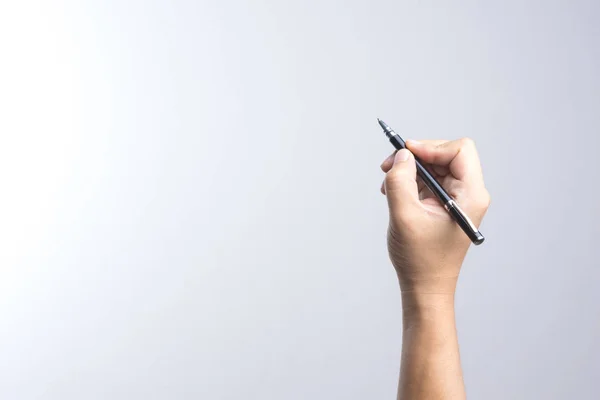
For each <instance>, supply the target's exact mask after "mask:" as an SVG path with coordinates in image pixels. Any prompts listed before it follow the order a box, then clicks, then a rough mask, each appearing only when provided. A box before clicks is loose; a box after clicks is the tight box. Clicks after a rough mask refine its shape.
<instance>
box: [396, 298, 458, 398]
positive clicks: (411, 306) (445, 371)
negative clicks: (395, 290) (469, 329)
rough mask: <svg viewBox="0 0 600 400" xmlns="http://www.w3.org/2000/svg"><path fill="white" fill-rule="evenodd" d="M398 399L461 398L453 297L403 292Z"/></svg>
mask: <svg viewBox="0 0 600 400" xmlns="http://www.w3.org/2000/svg"><path fill="white" fill-rule="evenodd" d="M402 307H403V316H402V323H403V333H402V335H403V336H402V359H401V370H400V384H399V387H398V399H464V398H465V390H464V385H463V378H462V370H461V367H460V357H459V352H458V339H457V336H456V327H455V323H454V297H453V296H451V295H429V296H427V297H425V298H423V297H421V298H415V296H413V295H410V294H403V296H402Z"/></svg>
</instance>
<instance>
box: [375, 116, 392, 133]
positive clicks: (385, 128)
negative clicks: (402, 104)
mask: <svg viewBox="0 0 600 400" xmlns="http://www.w3.org/2000/svg"><path fill="white" fill-rule="evenodd" d="M377 122H379V126H381V129H383V130H384V131H386V132H390V131H391V130H392V128H390V127H389V126H388V124H386V123H385V122H383V121H382V120H380V119H379V118H377Z"/></svg>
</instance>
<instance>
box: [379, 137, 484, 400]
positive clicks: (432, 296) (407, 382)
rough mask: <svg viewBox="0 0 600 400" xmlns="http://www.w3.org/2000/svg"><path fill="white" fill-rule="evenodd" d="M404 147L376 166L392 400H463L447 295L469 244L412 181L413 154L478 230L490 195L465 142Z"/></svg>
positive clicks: (437, 204) (452, 289) (422, 187)
mask: <svg viewBox="0 0 600 400" xmlns="http://www.w3.org/2000/svg"><path fill="white" fill-rule="evenodd" d="M407 147H408V149H409V150H410V151H409V150H405V149H403V150H400V151H398V152H396V153H394V154H392V155H391V156H390V157H388V158H387V159H386V160H385V161H384V162H383V163H382V164H381V169H382V170H383V171H384V172H385V173H386V176H385V180H384V182H383V184H382V186H381V191H382V193H383V194H384V195H385V196H386V197H387V200H388V207H389V215H390V217H389V228H388V251H389V255H390V260H391V261H392V264H393V265H394V268H395V270H396V273H397V275H398V280H399V283H400V290H401V293H402V319H403V336H402V357H401V368H400V382H399V385H398V399H401V400H405V399H419V400H426V399H436V400H437V399H465V398H466V395H465V387H464V383H463V376H462V369H461V366H460V355H459V348H458V339H457V333H456V324H455V316H454V294H455V290H456V283H457V281H458V276H459V273H460V269H461V266H462V263H463V260H464V258H465V255H466V253H467V251H468V249H469V247H470V245H471V242H470V240H469V238H468V237H467V236H466V235H465V233H464V232H463V231H462V230H461V229H460V227H459V226H458V225H457V224H456V223H455V222H454V221H453V220H452V219H451V217H450V216H449V215H448V213H447V212H446V210H445V209H444V207H443V205H442V204H441V203H440V202H439V201H438V200H437V198H435V196H434V195H433V194H432V193H431V192H430V191H429V189H428V188H427V187H426V186H425V185H424V184H423V182H420V179H418V178H417V175H416V166H415V161H414V160H415V159H414V156H417V157H418V158H419V159H420V160H421V161H422V162H423V163H425V165H426V166H427V167H428V169H429V170H430V171H431V172H432V173H433V174H434V176H435V177H436V179H437V180H438V182H440V183H441V184H442V186H443V187H444V189H445V190H446V191H447V192H448V194H450V195H451V196H452V197H453V198H454V199H455V200H456V202H457V203H458V204H459V205H460V206H461V208H462V209H463V210H464V211H465V212H466V213H467V215H468V216H469V217H470V218H471V219H472V221H473V222H474V223H475V225H477V226H479V224H480V223H481V220H482V219H483V217H484V215H485V213H486V211H487V209H488V206H489V204H490V195H489V193H488V191H487V190H486V188H485V185H484V182H483V175H482V171H481V165H480V162H479V156H478V154H477V150H476V148H475V144H474V143H473V141H472V140H470V139H460V140H455V141H445V140H428V141H420V142H416V141H407ZM413 154H414V155H413Z"/></svg>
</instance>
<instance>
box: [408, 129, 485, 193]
mask: <svg viewBox="0 0 600 400" xmlns="http://www.w3.org/2000/svg"><path fill="white" fill-rule="evenodd" d="M406 144H407V147H408V148H409V149H410V150H411V151H412V152H414V154H415V156H417V157H418V158H420V159H421V160H422V161H423V162H425V163H427V164H431V165H433V166H434V169H435V170H436V172H442V171H440V170H439V169H438V168H444V167H445V168H448V170H449V171H450V173H451V174H452V175H453V176H454V177H455V178H456V179H458V180H461V181H465V182H468V183H469V184H482V185H483V175H482V173H481V165H480V162H479V155H478V154H477V149H476V148H475V143H474V142H473V141H472V140H471V139H459V140H453V141H447V142H442V143H439V144H437V145H436V144H431V143H427V142H416V141H407V143H406Z"/></svg>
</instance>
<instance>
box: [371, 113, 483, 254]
mask: <svg viewBox="0 0 600 400" xmlns="http://www.w3.org/2000/svg"><path fill="white" fill-rule="evenodd" d="M377 121H378V122H379V125H380V126H381V129H383V131H384V132H385V135H386V136H387V137H388V139H389V140H390V142H391V143H392V144H393V145H394V147H395V148H396V150H400V149H406V143H405V142H404V139H402V138H401V137H400V135H398V134H397V133H396V132H394V130H393V129H392V128H390V127H389V126H388V124H386V123H385V122H383V121H382V120H380V119H379V118H377ZM415 163H416V164H417V174H418V175H419V177H420V178H421V179H422V180H423V182H424V183H425V185H427V187H428V188H429V190H431V191H432V192H433V194H434V195H435V196H436V197H437V198H438V200H439V201H440V202H441V203H442V204H443V205H444V208H445V209H446V211H448V213H449V214H450V215H451V216H452V218H453V219H454V220H455V221H456V223H457V224H458V225H459V226H460V227H461V228H462V230H463V231H464V232H465V233H466V234H467V236H468V237H469V239H471V242H473V243H474V244H475V245H479V244H481V243H483V241H484V240H485V238H484V237H483V235H482V234H481V232H479V229H477V227H476V226H475V224H473V222H472V221H471V220H470V219H469V217H468V216H467V214H465V212H464V211H463V210H461V208H460V207H459V206H458V204H456V202H455V201H454V199H453V198H452V197H450V195H449V194H448V193H447V192H446V191H445V190H444V188H443V187H442V185H440V184H439V182H438V181H436V180H435V178H434V177H433V175H432V174H431V173H430V172H429V171H428V170H427V169H426V168H425V167H424V166H423V164H422V163H421V161H419V159H418V158H417V157H415Z"/></svg>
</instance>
